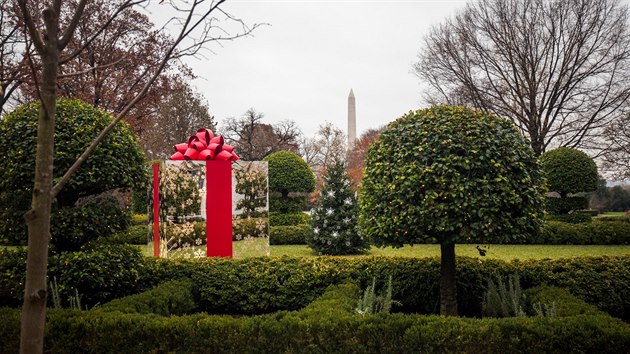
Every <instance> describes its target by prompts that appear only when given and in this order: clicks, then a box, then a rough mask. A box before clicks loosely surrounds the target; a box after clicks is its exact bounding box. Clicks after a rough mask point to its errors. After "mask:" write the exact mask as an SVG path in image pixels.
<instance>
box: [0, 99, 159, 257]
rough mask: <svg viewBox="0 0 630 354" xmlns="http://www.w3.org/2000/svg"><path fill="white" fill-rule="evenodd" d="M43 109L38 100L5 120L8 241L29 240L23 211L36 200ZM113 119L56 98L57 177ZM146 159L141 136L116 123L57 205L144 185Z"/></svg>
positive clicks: (0, 210)
mask: <svg viewBox="0 0 630 354" xmlns="http://www.w3.org/2000/svg"><path fill="white" fill-rule="evenodd" d="M38 112H39V102H34V103H31V104H27V105H24V106H21V107H19V108H17V109H16V110H14V111H13V112H11V113H9V114H7V115H6V116H4V117H3V119H2V120H0V155H1V156H2V157H3V162H2V166H3V167H2V169H0V238H1V239H2V240H1V242H2V243H5V244H16V245H25V244H26V238H27V236H26V225H25V223H24V219H23V217H22V215H23V214H24V213H25V212H26V211H27V210H28V209H29V208H30V205H31V190H32V188H33V179H34V173H35V155H34V154H33V147H34V146H35V145H36V135H37V117H38V114H39V113H38ZM112 119H113V117H112V116H110V115H109V114H107V113H105V112H103V111H101V110H99V109H96V108H94V107H92V106H90V105H89V104H87V103H84V102H82V101H80V100H68V99H58V100H57V110H56V114H55V156H54V160H55V169H54V176H53V180H58V179H59V178H60V177H61V175H62V174H63V173H65V172H66V171H67V170H68V168H69V167H70V166H71V164H72V163H74V161H75V160H76V159H77V157H78V156H79V155H80V154H81V153H82V152H83V151H84V150H85V149H86V148H87V147H88V146H89V144H90V143H91V142H92V140H93V139H94V138H95V137H96V136H97V135H98V134H99V133H100V132H101V130H103V128H105V126H107V125H108V124H109V123H110V122H111V121H112ZM144 162H145V156H144V153H143V151H142V148H141V147H140V144H139V143H138V138H137V137H136V136H135V134H134V133H133V132H132V131H131V129H130V128H129V127H128V126H127V125H126V124H124V123H120V124H117V125H116V126H115V127H114V129H113V130H112V131H111V132H110V133H109V134H108V135H107V137H106V138H105V140H103V142H101V144H99V146H98V148H97V149H96V150H94V152H93V153H92V154H91V155H90V157H89V158H88V159H87V160H86V161H85V162H84V163H83V164H82V165H81V168H80V169H79V170H78V171H77V173H75V174H74V175H73V176H72V178H71V179H70V180H69V182H68V183H67V184H66V185H65V187H64V188H63V189H62V190H61V192H60V193H59V194H58V195H57V197H56V207H58V208H60V209H62V208H65V207H71V206H74V205H75V202H77V200H78V199H79V198H82V197H87V196H94V195H98V194H100V193H102V192H105V191H108V190H111V189H115V188H131V187H134V186H136V185H145V184H144V183H145V181H146V179H147V175H146V171H145V168H144V166H145V164H144ZM65 216H70V215H67V214H66V215H65ZM77 217H81V215H77ZM74 222H76V223H80V222H81V220H75V221H74Z"/></svg>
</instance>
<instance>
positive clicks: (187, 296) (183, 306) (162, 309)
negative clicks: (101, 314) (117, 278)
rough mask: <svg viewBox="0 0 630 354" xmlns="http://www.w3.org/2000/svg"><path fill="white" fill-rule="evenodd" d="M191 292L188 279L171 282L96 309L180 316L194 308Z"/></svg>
mask: <svg viewBox="0 0 630 354" xmlns="http://www.w3.org/2000/svg"><path fill="white" fill-rule="evenodd" d="M192 291H193V285H192V283H191V282H190V280H189V279H184V280H171V281H167V282H164V283H162V284H160V285H158V286H156V287H155V288H153V289H150V290H147V291H145V292H142V293H140V294H136V295H129V296H126V297H123V298H120V299H115V300H112V301H110V302H108V303H106V304H104V305H102V306H99V307H97V309H98V310H100V311H118V312H122V313H143V314H149V313H154V314H157V315H160V316H173V315H177V316H181V315H185V314H187V313H192V312H193V311H194V310H195V308H196V304H195V301H194V298H193V294H192Z"/></svg>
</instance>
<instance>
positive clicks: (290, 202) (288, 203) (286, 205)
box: [269, 194, 307, 214]
mask: <svg viewBox="0 0 630 354" xmlns="http://www.w3.org/2000/svg"><path fill="white" fill-rule="evenodd" d="M306 204H307V199H306V196H304V195H296V194H291V195H290V196H288V197H286V198H285V197H281V196H279V195H277V194H276V195H274V194H271V195H270V196H269V210H270V211H271V210H273V212H277V213H282V214H293V213H301V212H303V211H304V209H305V206H306Z"/></svg>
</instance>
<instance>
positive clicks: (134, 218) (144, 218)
mask: <svg viewBox="0 0 630 354" xmlns="http://www.w3.org/2000/svg"><path fill="white" fill-rule="evenodd" d="M148 223H149V215H148V214H131V225H132V226H137V225H147V224H148Z"/></svg>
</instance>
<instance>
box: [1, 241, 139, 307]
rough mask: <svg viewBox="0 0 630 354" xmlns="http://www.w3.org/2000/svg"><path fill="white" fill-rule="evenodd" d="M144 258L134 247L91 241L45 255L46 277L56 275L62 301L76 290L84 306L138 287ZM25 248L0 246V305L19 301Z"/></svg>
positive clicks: (22, 293)
mask: <svg viewBox="0 0 630 354" xmlns="http://www.w3.org/2000/svg"><path fill="white" fill-rule="evenodd" d="M146 264H147V263H146V259H145V257H144V256H142V254H141V253H140V251H138V249H136V248H134V247H131V246H128V245H120V244H106V243H91V244H88V245H86V247H84V248H83V251H82V252H62V253H60V254H55V255H51V256H49V258H48V278H49V279H53V278H56V281H57V285H58V288H59V294H60V298H61V300H62V302H66V300H67V299H68V298H70V297H73V296H75V289H76V290H77V291H78V292H79V295H80V297H81V303H82V304H83V305H87V306H88V307H93V306H95V305H97V304H103V303H105V302H108V301H110V300H112V299H116V298H120V297H123V296H127V295H132V294H135V293H138V292H140V291H143V290H146V289H147V288H142V287H140V286H141V284H142V277H143V274H144V272H145V268H146ZM25 273H26V249H24V248H22V249H18V250H14V251H9V250H6V249H0V289H1V290H0V306H16V305H17V304H21V303H22V299H23V296H24V282H25V279H26V274H25Z"/></svg>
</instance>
